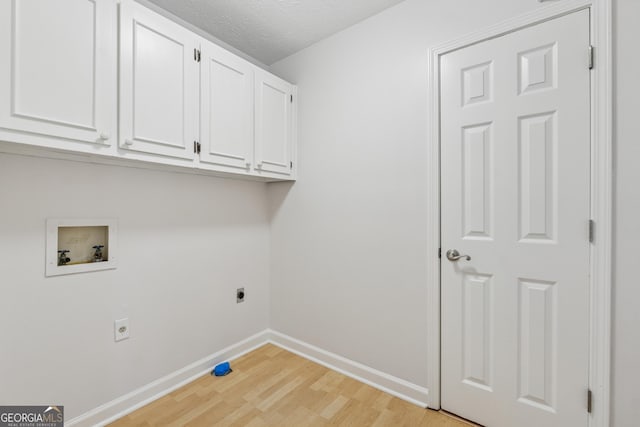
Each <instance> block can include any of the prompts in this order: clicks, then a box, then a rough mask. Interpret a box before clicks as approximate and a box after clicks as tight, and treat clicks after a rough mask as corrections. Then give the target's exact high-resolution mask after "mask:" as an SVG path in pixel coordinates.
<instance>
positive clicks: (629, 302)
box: [611, 0, 640, 427]
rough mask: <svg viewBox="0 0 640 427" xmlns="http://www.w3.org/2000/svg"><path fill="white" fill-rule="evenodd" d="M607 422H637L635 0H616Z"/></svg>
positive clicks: (639, 183) (639, 192)
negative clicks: (610, 386)
mask: <svg viewBox="0 0 640 427" xmlns="http://www.w3.org/2000/svg"><path fill="white" fill-rule="evenodd" d="M613 5H614V43H615V48H614V55H615V63H614V67H615V83H614V84H615V100H614V117H615V130H614V132H615V135H614V141H615V147H614V149H615V157H614V167H615V171H616V172H615V176H614V179H615V193H614V197H615V201H614V221H615V224H614V227H615V230H614V253H613V266H614V281H613V293H614V295H613V320H614V323H613V357H612V359H611V360H612V371H613V392H612V400H611V411H612V421H613V422H612V425H613V426H614V427H626V426H633V425H638V423H639V422H640V421H638V420H640V391H639V390H638V383H640V309H639V308H638V304H640V284H639V283H638V272H637V270H636V266H637V265H638V256H640V168H639V167H638V165H639V164H640V141H638V135H640V120H639V117H640V81H639V80H638V78H639V76H640V58H639V57H638V41H640V29H639V28H638V18H639V17H640V1H638V0H615V1H614V3H613Z"/></svg>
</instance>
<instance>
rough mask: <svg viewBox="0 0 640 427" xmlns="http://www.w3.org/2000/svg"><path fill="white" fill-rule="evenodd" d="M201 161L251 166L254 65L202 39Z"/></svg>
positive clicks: (247, 167) (232, 165) (243, 167)
mask: <svg viewBox="0 0 640 427" xmlns="http://www.w3.org/2000/svg"><path fill="white" fill-rule="evenodd" d="M200 79H201V86H200V87H201V94H202V95H201V99H200V102H201V104H200V105H201V107H200V114H201V122H200V138H201V139H200V142H201V144H202V152H201V154H200V161H201V162H204V163H211V164H216V165H222V166H230V167H233V168H238V169H244V170H248V169H249V168H250V167H251V164H252V158H251V157H252V156H251V153H252V151H253V83H254V80H253V79H254V77H253V67H252V65H251V64H249V63H248V62H246V61H244V60H242V59H240V58H238V57H237V56H235V55H233V54H231V53H229V52H227V51H226V50H224V49H222V48H219V47H217V46H215V45H213V44H211V43H208V42H203V45H202V67H201V74H200Z"/></svg>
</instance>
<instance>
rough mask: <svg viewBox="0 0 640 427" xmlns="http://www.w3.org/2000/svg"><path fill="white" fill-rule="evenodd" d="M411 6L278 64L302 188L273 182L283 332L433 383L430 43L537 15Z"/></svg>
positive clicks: (631, 205) (620, 267) (632, 311)
mask: <svg viewBox="0 0 640 427" xmlns="http://www.w3.org/2000/svg"><path fill="white" fill-rule="evenodd" d="M540 6H541V5H540V3H538V2H537V1H536V0H517V1H514V0H492V1H483V2H479V1H475V0H458V1H455V2H427V1H424V0H407V1H405V2H403V3H401V4H400V5H398V6H396V7H393V8H391V9H389V10H387V11H385V12H383V13H381V14H379V15H377V16H375V17H373V18H371V19H368V20H367V21H364V22H362V23H360V24H358V25H356V26H354V27H351V28H349V29H347V30H345V31H343V32H341V33H339V34H337V35H335V36H333V37H331V38H329V39H327V40H324V41H322V42H320V43H317V44H316V45H314V46H311V47H310V48H307V49H305V50H303V51H301V52H299V53H297V54H295V55H293V56H291V57H289V58H286V59H284V60H282V61H280V62H278V63H276V64H274V65H273V66H272V70H273V71H274V72H276V73H278V74H280V75H282V76H283V77H285V78H288V79H290V80H291V81H293V82H296V83H297V84H298V86H299V100H300V104H299V125H298V126H299V165H300V169H299V180H298V182H297V184H296V185H295V186H294V187H291V188H289V186H288V185H287V184H276V185H273V186H271V187H270V189H269V192H270V197H271V198H272V202H273V203H274V204H275V206H274V207H273V208H272V211H273V212H272V215H273V219H272V228H271V229H272V236H271V241H272V283H271V288H272V291H271V293H272V299H271V312H272V322H271V325H272V327H273V328H274V329H276V330H279V331H281V332H284V333H287V334H289V335H292V336H294V337H296V338H298V339H301V340H304V341H307V342H309V343H311V344H315V345H317V346H319V347H322V348H324V349H327V350H330V351H332V352H335V353H338V354H340V355H343V356H345V357H348V358H351V359H354V360H356V361H358V362H361V363H364V364H366V365H369V366H372V367H374V368H376V369H379V370H382V371H384V372H388V373H390V374H393V375H396V376H399V377H401V378H404V379H406V380H408V381H411V382H413V383H416V384H418V385H422V386H426V380H427V371H426V368H427V337H426V317H425V312H426V307H427V304H426V291H425V283H426V271H425V268H426V267H425V256H426V255H425V251H426V249H425V248H426V245H427V241H426V236H427V233H426V223H425V216H426V210H425V209H426V187H425V176H426V170H425V164H426V162H425V158H426V149H425V141H426V132H427V129H426V115H427V98H426V97H427V75H426V71H425V70H426V52H427V49H428V48H429V47H430V46H432V45H434V44H437V43H439V42H441V41H446V40H450V39H453V38H455V37H457V36H460V35H463V34H465V33H468V32H471V31H473V30H476V29H479V28H482V27H485V26H487V25H489V24H491V23H494V22H498V21H501V20H503V19H506V18H508V17H512V16H515V15H517V14H519V13H523V12H525V11H528V10H531V9H534V8H536V7H540ZM614 7H615V10H616V12H615V20H616V22H615V24H614V25H615V40H616V42H615V43H616V46H615V49H616V54H617V60H616V69H617V72H616V78H617V91H616V97H617V101H616V118H617V126H616V134H617V136H616V168H617V171H616V177H615V179H616V193H615V194H616V195H615V197H616V203H615V211H616V214H615V215H616V216H615V222H616V233H615V256H614V260H615V261H614V262H615V282H614V293H615V295H614V307H613V312H614V349H613V356H614V357H613V373H614V375H613V401H612V408H611V409H612V418H613V420H614V424H612V425H614V426H615V427H626V426H629V425H633V424H634V423H635V420H637V419H640V393H638V391H637V384H638V382H639V381H640V314H639V313H640V311H639V310H638V309H637V304H638V301H640V286H638V284H637V283H636V282H637V280H636V276H637V274H636V272H635V268H634V265H635V264H636V263H637V261H636V258H637V257H638V254H639V253H640V251H639V250H638V249H639V246H638V245H639V244H638V242H639V241H640V222H639V220H638V218H640V190H639V188H640V186H639V185H638V183H640V175H639V174H638V163H639V162H640V144H639V143H638V141H635V140H634V137H635V136H637V135H639V134H640V120H638V115H639V114H640V104H639V103H638V99H640V84H639V83H638V76H639V75H640V61H639V59H638V55H637V54H636V52H637V42H638V40H639V39H640V30H638V28H637V18H638V16H640V2H638V1H637V0H616V2H615V3H614Z"/></svg>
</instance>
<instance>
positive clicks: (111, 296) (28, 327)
mask: <svg viewBox="0 0 640 427" xmlns="http://www.w3.org/2000/svg"><path fill="white" fill-rule="evenodd" d="M49 217H63V218H64V217H77V218H96V217H97V218H101V217H114V218H117V219H118V222H119V233H118V234H119V235H118V238H119V267H118V269H117V270H114V271H104V272H95V273H85V274H77V275H72V276H60V277H51V278H45V277H44V266H45V263H44V259H45V254H44V248H45V220H46V218H49ZM268 257H269V225H268V211H267V199H266V190H265V184H263V183H256V182H246V181H239V180H226V179H220V178H214V177H204V176H196V175H186V174H176V173H168V172H160V171H150V170H139V169H131V168H124V167H114V166H103V165H93V164H86V163H74V162H68V161H60V160H47V159H38V158H30V157H22V156H14V155H6V154H0V291H1V296H0V337H1V338H2V342H1V343H0V379H1V380H0V402H2V403H3V404H11V403H13V404H29V403H32V404H48V403H58V404H63V405H65V412H66V418H67V420H70V419H71V418H73V417H75V416H78V415H80V414H82V413H84V412H86V411H88V410H90V409H93V408H95V407H97V406H98V405H101V404H103V403H106V402H108V401H110V400H112V399H114V398H116V397H120V396H122V395H124V394H126V393H128V392H131V391H133V390H134V389H136V388H138V387H141V386H143V385H145V384H147V383H149V382H151V381H153V380H155V379H157V378H160V377H162V376H164V375H166V374H169V373H171V372H173V371H175V370H177V369H180V368H183V367H185V366H186V365H188V364H190V363H192V362H195V361H197V360H199V359H201V358H203V357H206V356H208V355H210V354H212V353H214V352H217V351H219V350H221V349H223V348H225V347H227V346H229V345H231V344H235V343H237V342H238V341H240V340H243V339H245V338H247V337H248V336H250V335H253V334H255V333H257V332H260V331H262V330H264V329H265V328H267V327H268V310H269V302H268V301H269V295H268V276H269V262H268ZM240 286H244V287H245V288H246V291H247V299H246V302H245V303H243V304H236V301H235V289H236V288H237V287H240ZM125 316H128V317H129V319H130V322H131V338H130V339H129V340H127V341H122V342H120V343H114V341H113V321H114V319H119V318H122V317H125Z"/></svg>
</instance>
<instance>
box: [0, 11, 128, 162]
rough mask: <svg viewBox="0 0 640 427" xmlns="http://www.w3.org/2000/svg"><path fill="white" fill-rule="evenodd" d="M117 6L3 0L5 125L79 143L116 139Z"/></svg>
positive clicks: (0, 65) (0, 86) (0, 38)
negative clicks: (114, 23)
mask: <svg viewBox="0 0 640 427" xmlns="http://www.w3.org/2000/svg"><path fill="white" fill-rule="evenodd" d="M115 7H116V6H115V3H114V2H113V1H98V0H67V1H42V0H3V1H2V2H0V17H1V18H0V23H1V24H2V25H0V56H1V57H2V58H3V60H2V61H1V62H0V128H4V129H8V130H12V131H18V132H24V133H25V134H29V135H44V136H52V137H54V138H60V139H63V140H64V141H66V143H67V146H68V147H69V148H74V149H81V150H82V148H81V145H82V144H84V143H90V144H92V145H93V144H100V145H110V143H111V138H112V137H113V138H114V139H115V137H116V135H115V131H116V129H115V113H116V99H117V98H116V95H117V94H116V74H115V73H116V69H115V64H116V58H115V54H116V46H115V34H114V32H113V31H112V28H115V27H114V26H113V21H114V20H115V19H116V16H115ZM70 143H71V144H73V143H82V144H80V146H78V145H76V146H72V145H69V144H70ZM85 145H86V144H85Z"/></svg>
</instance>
